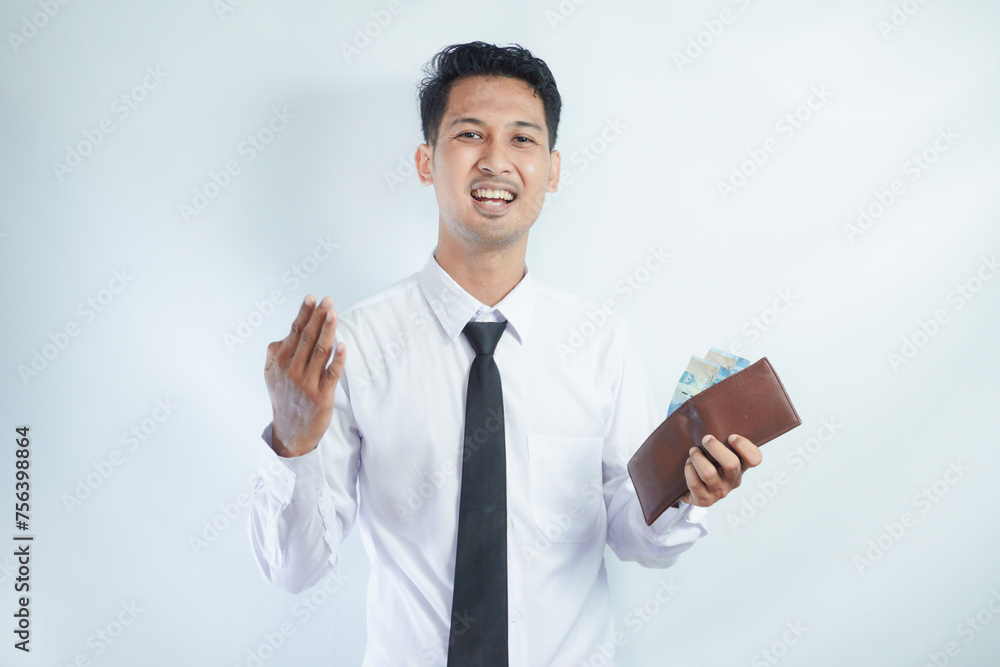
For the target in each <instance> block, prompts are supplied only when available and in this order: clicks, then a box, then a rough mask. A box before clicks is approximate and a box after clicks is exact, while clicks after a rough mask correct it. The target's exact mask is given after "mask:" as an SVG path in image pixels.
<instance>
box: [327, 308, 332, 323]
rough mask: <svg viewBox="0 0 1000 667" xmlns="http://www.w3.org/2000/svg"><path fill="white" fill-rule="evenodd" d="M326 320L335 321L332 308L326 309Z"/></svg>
mask: <svg viewBox="0 0 1000 667" xmlns="http://www.w3.org/2000/svg"><path fill="white" fill-rule="evenodd" d="M326 321H327V322H333V311H332V310H328V311H326Z"/></svg>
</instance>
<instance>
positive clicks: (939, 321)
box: [886, 255, 1000, 373]
mask: <svg viewBox="0 0 1000 667" xmlns="http://www.w3.org/2000/svg"><path fill="white" fill-rule="evenodd" d="M998 271H1000V263H997V257H996V255H991V256H990V257H983V258H982V261H981V262H980V264H979V266H978V267H977V269H976V271H975V272H973V274H972V275H971V276H969V277H968V278H966V279H965V280H964V281H962V282H960V283H957V284H956V285H955V287H954V288H952V289H951V290H950V291H949V292H948V294H947V295H946V296H945V302H946V303H948V304H950V305H951V312H949V310H948V308H946V307H941V308H937V309H936V310H935V311H934V313H933V314H932V315H931V317H929V318H928V319H920V320H918V321H917V328H916V329H915V330H914V331H913V333H911V334H907V335H904V336H903V337H902V338H901V339H900V346H899V348H898V350H895V349H894V350H891V351H890V352H888V353H887V354H886V360H887V361H888V362H889V367H890V368H892V370H893V372H896V373H898V372H899V369H900V367H902V366H904V365H906V364H908V363H910V362H911V361H913V359H914V358H916V356H917V355H918V354H920V351H921V350H923V349H924V348H926V347H927V345H928V344H930V342H931V341H932V340H934V338H935V337H936V336H937V335H938V334H939V333H941V330H942V328H943V327H944V326H945V325H946V324H949V323H950V322H951V317H952V315H953V314H955V313H957V312H958V311H960V310H962V308H964V307H965V306H966V305H967V304H968V303H969V302H970V301H972V300H973V299H975V298H976V296H977V295H978V294H979V292H980V291H982V289H983V287H985V286H986V283H988V282H990V281H991V280H993V277H994V276H996V275H997V272H998Z"/></svg>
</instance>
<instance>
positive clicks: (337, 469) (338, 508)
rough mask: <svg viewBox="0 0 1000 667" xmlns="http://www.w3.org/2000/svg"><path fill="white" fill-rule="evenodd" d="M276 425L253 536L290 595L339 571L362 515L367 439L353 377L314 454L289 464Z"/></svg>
mask: <svg viewBox="0 0 1000 667" xmlns="http://www.w3.org/2000/svg"><path fill="white" fill-rule="evenodd" d="M272 427H273V422H272V423H271V424H268V425H267V427H266V428H265V429H264V432H263V433H262V434H261V438H262V440H263V442H261V443H260V445H259V448H258V455H259V460H260V464H259V470H258V477H257V479H256V481H255V483H254V489H253V502H252V503H251V505H250V519H249V526H248V530H249V535H250V544H251V547H252V549H253V555H254V558H255V560H256V561H257V565H258V566H259V567H260V571H261V573H262V574H263V575H264V578H265V579H267V580H268V581H269V582H271V583H273V584H275V585H277V586H278V587H279V588H281V589H283V590H285V591H288V592H289V593H298V592H301V591H303V590H305V589H307V588H309V587H310V586H312V585H314V584H315V583H317V582H318V581H319V580H320V579H322V578H323V577H324V576H325V575H326V574H328V573H329V572H330V571H332V570H333V568H334V567H335V566H336V565H337V560H338V557H339V554H340V545H341V543H342V542H343V539H344V537H345V536H346V535H347V533H348V532H350V529H351V527H352V526H353V524H354V520H355V518H356V516H357V508H358V500H357V478H358V462H359V460H360V451H361V440H362V438H361V434H360V431H359V429H358V427H357V424H356V423H355V420H354V413H353V410H352V408H351V403H350V397H349V391H348V389H347V380H346V374H344V375H343V376H341V380H340V382H339V383H338V385H337V388H336V391H335V392H334V409H333V418H332V419H331V421H330V426H329V428H327V430H326V433H324V434H323V437H322V439H321V440H320V442H319V445H318V446H317V447H316V449H314V450H313V451H311V452H309V453H308V454H304V455H302V456H297V457H289V458H286V457H282V456H278V454H277V453H276V452H275V451H274V449H273V448H272V440H271V429H272Z"/></svg>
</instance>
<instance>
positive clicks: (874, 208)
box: [843, 125, 961, 243]
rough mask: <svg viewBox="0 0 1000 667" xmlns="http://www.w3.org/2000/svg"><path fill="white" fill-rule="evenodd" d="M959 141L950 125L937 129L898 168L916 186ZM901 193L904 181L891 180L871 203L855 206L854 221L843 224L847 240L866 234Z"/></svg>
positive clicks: (852, 240)
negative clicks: (921, 148)
mask: <svg viewBox="0 0 1000 667" xmlns="http://www.w3.org/2000/svg"><path fill="white" fill-rule="evenodd" d="M960 138H961V135H960V134H957V133H955V131H954V130H952V129H951V125H949V126H948V127H946V128H945V127H942V128H938V130H937V136H936V137H935V138H934V140H933V141H932V142H931V143H930V144H929V145H928V146H927V147H926V148H924V149H923V150H921V151H919V152H917V153H914V154H913V155H911V156H910V157H909V158H907V159H906V161H905V162H904V163H903V166H902V167H901V170H902V175H903V176H904V177H906V179H907V180H909V181H910V182H911V183H916V182H917V181H919V180H920V177H921V176H923V175H924V173H925V172H926V171H927V170H928V169H930V168H931V165H933V164H934V163H935V162H937V161H938V158H940V157H941V155H942V154H944V153H946V152H948V150H950V149H951V147H952V146H954V145H955V141H956V140H958V139H960ZM904 194H906V181H904V180H903V179H902V178H896V179H893V180H892V182H891V183H889V185H888V186H887V187H886V188H885V189H884V190H876V191H875V192H874V193H873V197H872V199H871V201H869V202H868V203H867V204H865V205H863V206H859V207H858V209H857V216H856V217H855V220H854V222H853V223H846V224H844V225H843V230H844V236H846V237H847V240H848V241H849V242H851V243H854V242H855V240H856V239H857V238H858V237H859V236H863V235H864V234H865V233H867V232H868V230H870V229H871V228H872V227H873V226H874V225H875V223H876V222H877V221H878V220H880V219H881V218H882V216H884V215H885V214H886V213H888V212H889V209H891V208H892V207H893V206H894V205H895V204H896V202H897V201H899V198H900V197H902V196H903V195H904Z"/></svg>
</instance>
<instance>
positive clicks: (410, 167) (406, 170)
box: [382, 155, 417, 192]
mask: <svg viewBox="0 0 1000 667" xmlns="http://www.w3.org/2000/svg"><path fill="white" fill-rule="evenodd" d="M416 173H417V165H416V164H414V162H413V158H410V159H407V158H406V156H405V155H399V156H397V158H396V170H395V171H389V170H388V169H386V170H385V171H383V172H382V178H384V179H385V184H386V186H387V187H388V188H389V192H395V191H396V188H397V187H399V185H400V184H401V183H405V182H406V181H407V180H409V179H410V178H411V177H412V176H414V175H415V174H416Z"/></svg>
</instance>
